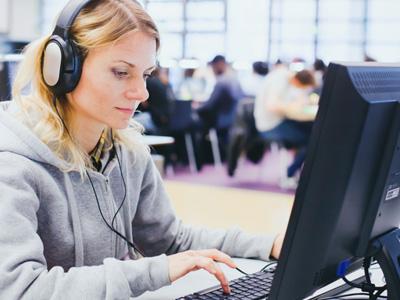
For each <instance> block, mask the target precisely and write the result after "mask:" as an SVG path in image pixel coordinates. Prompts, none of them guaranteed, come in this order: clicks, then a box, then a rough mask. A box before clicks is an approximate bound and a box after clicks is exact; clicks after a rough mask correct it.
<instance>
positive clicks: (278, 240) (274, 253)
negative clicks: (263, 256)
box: [270, 232, 285, 259]
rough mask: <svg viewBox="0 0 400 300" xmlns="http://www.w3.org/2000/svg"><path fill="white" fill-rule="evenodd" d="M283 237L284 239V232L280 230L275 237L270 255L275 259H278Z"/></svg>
mask: <svg viewBox="0 0 400 300" xmlns="http://www.w3.org/2000/svg"><path fill="white" fill-rule="evenodd" d="M284 239H285V232H281V233H279V234H278V235H277V236H276V237H275V240H274V244H273V246H272V250H271V254H270V256H272V257H273V258H275V259H279V256H280V255H281V250H282V245H283V240H284Z"/></svg>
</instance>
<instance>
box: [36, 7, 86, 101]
mask: <svg viewBox="0 0 400 300" xmlns="http://www.w3.org/2000/svg"><path fill="white" fill-rule="evenodd" d="M89 2H91V0H87V1H82V0H70V1H69V2H68V3H67V5H66V6H65V7H64V9H63V10H62V11H61V14H60V16H59V17H58V19H57V24H56V27H55V29H54V31H53V33H52V35H51V37H50V39H49V41H48V42H47V43H46V46H45V48H44V51H43V55H42V76H43V80H44V82H45V83H46V85H47V86H48V87H49V89H50V90H51V91H52V92H53V93H54V94H55V95H56V96H62V95H65V94H66V93H69V92H71V91H72V90H73V89H74V88H75V87H76V86H77V85H78V82H79V79H80V77H81V73H82V63H83V58H82V53H81V51H80V49H79V47H78V46H77V45H76V44H75V43H74V41H72V40H71V36H70V31H69V30H70V28H71V25H72V23H73V22H74V20H75V18H76V16H77V15H78V14H79V12H80V11H81V10H82V8H84V7H85V6H86V5H87V4H88V3H89Z"/></svg>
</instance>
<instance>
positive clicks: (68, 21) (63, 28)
mask: <svg viewBox="0 0 400 300" xmlns="http://www.w3.org/2000/svg"><path fill="white" fill-rule="evenodd" d="M91 1H92V0H86V1H82V0H70V1H69V2H68V3H67V5H66V6H65V7H64V8H63V10H62V11H61V13H60V16H59V17H58V19H57V25H56V27H55V28H54V31H53V35H58V36H60V37H61V38H62V39H63V40H68V38H69V29H70V28H71V25H72V23H73V22H74V20H75V19H76V17H77V15H78V14H79V12H80V11H81V10H82V8H84V7H85V6H86V5H87V4H88V3H89V2H91Z"/></svg>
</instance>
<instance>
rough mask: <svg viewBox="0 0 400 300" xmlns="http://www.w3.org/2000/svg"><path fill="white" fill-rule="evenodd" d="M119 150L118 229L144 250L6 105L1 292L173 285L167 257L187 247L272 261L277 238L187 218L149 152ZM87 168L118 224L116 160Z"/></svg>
mask: <svg viewBox="0 0 400 300" xmlns="http://www.w3.org/2000/svg"><path fill="white" fill-rule="evenodd" d="M117 151H118V154H119V157H120V160H121V168H122V173H123V175H124V179H125V182H126V189H127V191H126V193H127V195H126V201H125V202H124V204H123V208H122V210H121V211H120V213H119V214H118V215H117V218H116V221H115V227H116V229H117V230H118V231H120V232H121V233H122V234H124V235H125V236H126V237H127V238H128V239H129V240H131V241H133V242H134V244H136V245H137V246H138V247H139V248H140V249H141V250H142V251H143V252H144V254H145V256H146V257H145V258H138V257H137V255H136V254H135V252H134V251H133V249H128V247H127V244H126V242H124V241H123V240H122V239H121V238H119V237H117V235H116V234H115V233H113V232H112V231H111V230H110V229H109V228H108V227H107V225H106V224H105V222H104V221H103V220H102V217H101V215H100V212H99V209H98V206H97V202H96V198H95V195H94V192H93V189H92V186H91V185H90V183H89V181H88V179H87V178H85V180H84V181H82V179H81V177H80V174H79V173H78V172H74V171H71V172H62V171H61V170H60V167H61V166H62V165H63V163H64V162H63V161H62V160H60V159H58V158H57V157H56V156H55V155H54V154H53V153H52V151H51V150H50V149H49V148H48V147H47V145H45V144H44V143H43V142H41V141H40V140H39V139H38V138H37V137H36V136H35V135H34V134H33V133H32V131H31V130H30V129H29V128H27V127H26V126H24V125H22V123H20V122H19V121H18V120H16V119H15V118H13V117H12V116H11V115H10V114H9V113H6V112H0V299H8V300H12V299H35V300H39V299H57V300H58V299H90V300H94V299H128V298H129V297H132V296H138V295H140V294H142V293H143V292H145V291H148V290H155V289H158V288H160V287H162V286H165V285H168V284H170V279H169V276H168V274H169V270H168V259H167V256H166V255H168V254H173V253H177V252H180V251H185V250H188V249H200V248H201V249H205V248H217V249H220V250H222V251H224V252H226V253H227V254H229V255H231V256H237V257H254V258H261V259H264V260H267V259H268V254H269V252H270V250H271V247H272V237H268V236H253V235H248V234H245V233H243V232H242V231H240V230H238V229H231V230H209V229H205V228H194V227H190V226H187V225H184V224H182V222H181V221H180V220H179V219H178V218H177V217H176V215H175V212H174V210H173V208H172V207H171V203H170V200H169V198H168V195H167V194H166V192H165V190H164V187H163V183H162V179H161V178H160V176H159V173H158V172H157V170H156V168H155V166H154V164H153V162H152V160H151V157H150V155H149V154H148V153H147V152H146V151H145V150H143V151H142V150H140V151H139V150H138V151H137V152H135V153H132V152H130V151H128V150H127V149H125V148H124V147H123V146H117ZM88 172H89V173H90V177H91V179H92V181H93V184H94V188H95V190H96V194H97V197H98V200H99V204H100V207H101V210H102V212H103V214H104V217H105V218H106V219H107V221H108V222H109V223H111V220H112V217H113V216H114V214H115V211H116V208H117V207H119V205H120V203H121V201H122V199H123V197H124V188H123V183H122V180H121V174H120V170H119V164H118V162H117V161H116V159H114V160H112V161H111V162H110V163H109V165H108V166H107V168H106V169H105V170H104V172H103V173H98V172H95V171H91V170H89V171H88ZM188 198H190V195H188ZM126 257H128V259H126ZM124 258H125V259H124Z"/></svg>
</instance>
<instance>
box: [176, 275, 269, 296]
mask: <svg viewBox="0 0 400 300" xmlns="http://www.w3.org/2000/svg"><path fill="white" fill-rule="evenodd" d="M274 272H275V268H270V269H268V270H265V271H260V272H257V273H253V274H249V275H246V276H244V277H240V278H238V279H235V280H231V281H230V282H229V286H230V288H231V293H230V294H225V293H224V292H223V291H222V288H221V286H220V285H219V286H215V287H211V288H208V289H205V290H202V291H200V292H197V293H194V294H191V295H188V296H185V297H181V298H178V299H177V300H192V299H194V300H197V299H199V300H200V299H201V300H203V299H206V300H207V299H215V300H217V299H224V300H225V299H227V300H239V299H240V300H256V299H267V297H268V295H269V293H270V290H271V286H272V280H273V278H274Z"/></svg>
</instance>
